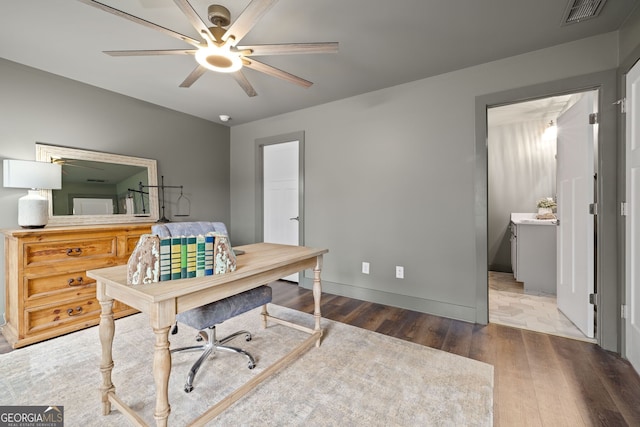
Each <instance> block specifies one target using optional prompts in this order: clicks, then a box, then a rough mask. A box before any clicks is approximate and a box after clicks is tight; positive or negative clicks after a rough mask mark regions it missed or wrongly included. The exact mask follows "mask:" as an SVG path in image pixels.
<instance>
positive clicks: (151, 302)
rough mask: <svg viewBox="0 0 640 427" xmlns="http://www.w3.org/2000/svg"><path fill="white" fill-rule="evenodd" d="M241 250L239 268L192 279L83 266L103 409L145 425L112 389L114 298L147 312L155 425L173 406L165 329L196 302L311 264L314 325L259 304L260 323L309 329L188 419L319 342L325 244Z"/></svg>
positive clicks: (220, 406)
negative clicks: (93, 301)
mask: <svg viewBox="0 0 640 427" xmlns="http://www.w3.org/2000/svg"><path fill="white" fill-rule="evenodd" d="M237 249H242V250H244V251H245V254H243V255H240V256H238V263H237V269H236V271H234V272H233V273H227V274H221V275H214V276H206V277H197V278H192V279H181V280H171V281H167V282H161V283H151V284H146V285H136V286H131V285H127V284H126V283H127V280H126V277H127V266H126V265H123V266H117V267H109V268H102V269H97V270H90V271H87V276H89V277H92V278H93V279H95V280H96V282H97V286H96V294H97V298H98V301H99V302H100V305H101V309H102V312H101V315H100V327H99V335H100V343H101V345H102V360H101V364H100V371H101V373H102V386H101V387H100V390H101V393H102V414H103V415H107V414H108V413H109V412H111V405H112V404H113V405H114V406H115V407H116V408H117V409H118V410H120V412H122V413H123V414H125V415H126V416H127V418H129V420H130V421H131V422H132V423H134V424H136V425H146V423H145V422H144V420H142V418H140V417H139V416H138V415H137V414H136V413H135V412H134V411H133V410H132V409H131V408H130V407H129V406H127V405H126V404H125V403H124V401H122V400H121V399H120V398H119V397H118V396H116V393H115V386H114V385H113V383H112V382H111V372H112V370H113V366H114V364H113V359H112V345H113V336H114V331H115V328H114V320H113V301H114V299H115V300H118V301H120V302H123V303H125V304H127V305H129V306H131V307H134V308H136V309H138V310H140V311H142V312H144V313H148V314H149V318H150V323H151V327H152V328H153V332H154V334H155V346H154V356H153V376H154V381H155V384H156V409H155V413H154V418H155V419H156V425H157V426H166V425H167V421H168V417H169V413H170V411H171V407H170V405H169V389H168V387H169V374H170V372H171V353H170V351H169V329H170V328H171V326H172V325H173V324H174V322H175V319H176V314H177V313H181V312H183V311H186V310H189V309H192V308H195V307H200V306H202V305H205V304H208V303H210V302H213V301H218V300H221V299H223V298H227V297H229V296H231V295H235V294H238V293H240V292H244V291H246V290H249V289H253V288H257V287H258V286H262V285H265V284H268V283H270V282H273V281H275V280H278V279H280V278H282V277H286V276H288V275H290V274H293V273H297V272H299V271H302V270H306V269H313V271H314V279H313V297H314V303H315V308H314V318H315V327H314V328H313V329H311V328H306V327H304V326H301V325H296V324H293V323H291V322H288V321H286V320H283V319H278V318H275V317H273V316H270V315H269V314H268V313H267V312H266V310H263V312H262V314H261V315H262V316H263V326H265V327H266V324H267V319H269V320H271V321H273V322H276V323H280V324H283V325H285V326H290V327H293V328H296V329H299V330H301V331H304V332H307V333H309V334H310V336H309V338H307V339H306V340H305V341H304V342H302V343H301V344H299V345H298V347H296V348H295V349H294V350H293V351H291V352H290V353H289V354H287V355H286V356H284V357H283V358H281V359H280V360H278V361H277V362H276V363H275V364H273V365H272V366H270V367H269V368H267V369H265V370H264V371H262V372H261V373H260V374H258V375H257V376H255V377H254V378H253V379H252V380H250V381H249V382H248V383H247V384H245V385H243V386H242V387H240V388H238V389H237V390H235V391H234V392H232V393H231V394H230V395H229V396H227V397H226V398H225V399H223V400H222V401H220V402H219V403H217V404H216V405H214V406H213V407H211V408H210V409H209V410H208V411H207V412H205V413H204V414H202V415H201V416H200V417H198V418H196V419H195V420H194V421H193V423H192V425H204V424H205V423H206V422H207V421H209V420H211V419H212V418H214V417H215V416H216V415H218V414H219V413H221V412H222V411H224V410H225V409H226V408H228V407H229V406H231V404H233V403H234V402H236V401H237V400H239V399H240V398H242V396H244V395H245V394H247V393H248V392H249V391H251V390H252V389H253V388H254V387H255V386H256V385H258V384H259V383H261V382H262V381H264V380H265V379H266V378H268V377H269V376H271V375H273V374H274V373H276V372H277V371H278V370H279V369H280V368H282V367H283V366H285V365H286V364H288V363H290V362H291V361H293V360H295V359H296V358H297V357H299V355H300V354H301V353H303V352H304V351H306V350H307V349H308V348H310V347H311V346H312V345H313V344H314V343H315V344H316V346H319V345H320V339H321V337H322V329H321V328H320V295H321V283H320V271H321V269H322V255H323V254H325V253H327V252H328V250H327V249H313V248H307V247H300V246H285V245H276V244H271V243H256V244H253V245H247V246H241V247H238V248H237Z"/></svg>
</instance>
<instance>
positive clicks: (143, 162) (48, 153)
mask: <svg viewBox="0 0 640 427" xmlns="http://www.w3.org/2000/svg"><path fill="white" fill-rule="evenodd" d="M58 158H66V159H76V160H90V161H94V162H104V163H117V164H121V165H130V166H141V167H145V168H147V172H148V177H147V179H148V181H149V184H148V185H149V186H150V187H149V188H148V189H147V191H148V192H149V212H150V213H149V214H147V215H134V214H114V215H54V214H53V203H52V200H53V195H52V190H41V191H40V192H41V194H42V195H43V196H44V197H46V198H47V199H48V200H49V225H54V226H56V225H92V224H114V223H138V222H155V221H158V218H159V217H160V211H159V204H158V187H157V186H158V172H157V161H156V160H154V159H145V158H142V157H131V156H123V155H119V154H111V153H104V152H100V151H90V150H82V149H78V148H70V147H62V146H58V145H48V144H43V143H39V142H37V143H36V160H37V161H40V162H47V163H50V162H51V161H52V160H53V159H58Z"/></svg>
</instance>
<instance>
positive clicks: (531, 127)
mask: <svg viewBox="0 0 640 427" xmlns="http://www.w3.org/2000/svg"><path fill="white" fill-rule="evenodd" d="M488 115H489V128H488V130H489V132H488V133H489V134H488V139H487V146H488V149H487V153H488V159H487V160H488V161H487V167H488V168H487V175H488V191H489V194H488V197H489V206H488V230H487V232H488V237H487V238H488V251H489V269H490V270H492V271H503V272H507V273H510V272H512V269H511V242H510V237H511V233H510V230H509V223H510V218H511V213H512V212H535V211H536V209H537V208H536V203H537V201H538V200H540V199H541V198H543V197H555V192H556V160H555V154H556V147H555V144H556V141H555V140H554V141H544V140H542V134H543V132H544V130H545V128H546V127H547V124H548V121H546V120H537V121H527V122H519V123H507V124H502V125H500V126H491V110H489V113H488Z"/></svg>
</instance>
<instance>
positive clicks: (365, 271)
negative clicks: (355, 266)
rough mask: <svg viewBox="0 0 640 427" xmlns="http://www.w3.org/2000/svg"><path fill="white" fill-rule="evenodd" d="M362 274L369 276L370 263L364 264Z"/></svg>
mask: <svg viewBox="0 0 640 427" xmlns="http://www.w3.org/2000/svg"><path fill="white" fill-rule="evenodd" d="M362 273H364V274H369V263H368V262H364V261H363V262H362Z"/></svg>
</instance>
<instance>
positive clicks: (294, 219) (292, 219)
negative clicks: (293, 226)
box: [289, 216, 300, 221]
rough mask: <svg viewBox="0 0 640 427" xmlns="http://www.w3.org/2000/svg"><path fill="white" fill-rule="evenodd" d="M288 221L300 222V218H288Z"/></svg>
mask: <svg viewBox="0 0 640 427" xmlns="http://www.w3.org/2000/svg"><path fill="white" fill-rule="evenodd" d="M289 221H300V217H299V216H297V217H295V218H289Z"/></svg>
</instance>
